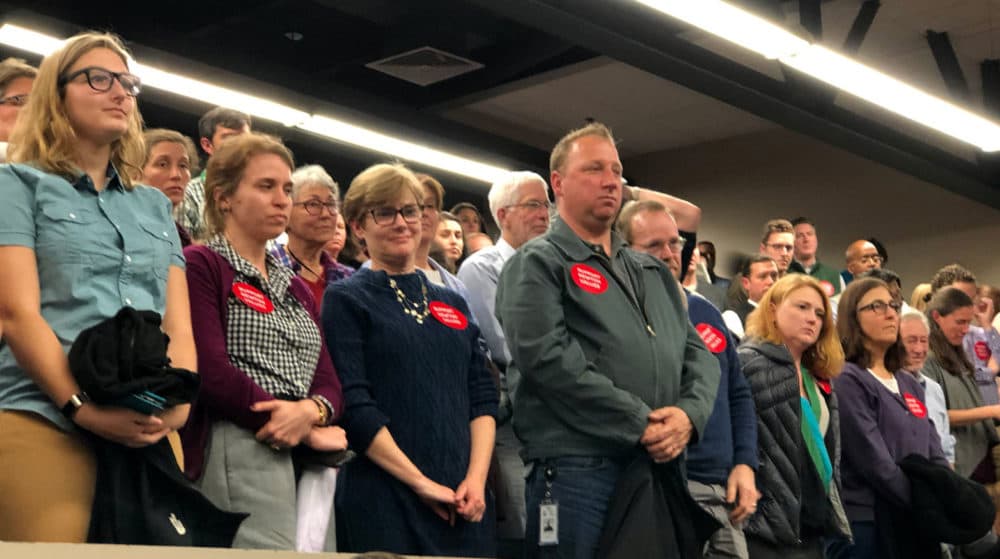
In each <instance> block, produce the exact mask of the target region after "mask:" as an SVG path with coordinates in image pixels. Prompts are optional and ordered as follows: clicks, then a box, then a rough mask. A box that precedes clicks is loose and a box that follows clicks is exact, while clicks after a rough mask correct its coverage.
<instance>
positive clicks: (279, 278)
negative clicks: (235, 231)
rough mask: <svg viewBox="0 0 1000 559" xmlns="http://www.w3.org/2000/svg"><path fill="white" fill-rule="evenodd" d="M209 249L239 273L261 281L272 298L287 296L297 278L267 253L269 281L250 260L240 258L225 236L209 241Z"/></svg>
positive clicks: (291, 271)
mask: <svg viewBox="0 0 1000 559" xmlns="http://www.w3.org/2000/svg"><path fill="white" fill-rule="evenodd" d="M207 244H208V248H210V249H212V250H214V251H215V252H217V253H219V255H220V256H222V257H223V258H225V259H226V261H227V262H229V265H230V266H232V267H233V269H234V270H236V272H237V273H239V274H242V275H243V276H245V277H247V278H255V279H257V280H258V281H260V284H261V286H263V287H264V288H265V289H267V290H268V291H270V292H271V296H272V297H274V298H276V299H280V298H282V297H284V296H285V292H286V291H287V290H288V287H289V285H291V283H292V278H294V277H295V272H294V271H293V270H292V269H291V268H288V267H286V266H283V265H282V264H281V263H280V262H278V259H277V258H275V257H274V255H273V254H271V253H270V252H268V253H265V258H266V264H265V265H266V266H267V277H268V279H267V281H265V280H264V277H263V276H262V275H261V273H260V270H258V269H257V268H256V267H255V266H254V265H253V264H251V263H250V261H249V260H247V259H246V258H243V257H242V256H240V254H239V253H238V252H236V249H234V248H233V245H231V244H230V243H229V240H228V239H226V237H225V236H223V235H221V234H220V235H216V236H214V237H212V238H211V239H210V240H209V241H208V243H207Z"/></svg>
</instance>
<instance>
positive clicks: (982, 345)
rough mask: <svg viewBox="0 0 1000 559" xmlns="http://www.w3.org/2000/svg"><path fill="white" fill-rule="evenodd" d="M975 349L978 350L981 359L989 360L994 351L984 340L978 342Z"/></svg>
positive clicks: (977, 353)
mask: <svg viewBox="0 0 1000 559" xmlns="http://www.w3.org/2000/svg"><path fill="white" fill-rule="evenodd" d="M974 350H975V352H976V357H978V358H979V359H980V360H981V361H989V359H990V356H992V355H993V352H992V351H990V346H988V345H986V342H984V341H978V342H976V345H975V346H974Z"/></svg>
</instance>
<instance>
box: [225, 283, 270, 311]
mask: <svg viewBox="0 0 1000 559" xmlns="http://www.w3.org/2000/svg"><path fill="white" fill-rule="evenodd" d="M233 295H235V296H236V298H237V299H239V300H240V301H242V302H243V304H244V305H246V306H248V307H250V308H251V309H253V310H255V311H257V312H262V313H265V314H267V313H269V312H272V311H274V303H272V302H271V300H270V299H268V298H267V295H264V293H263V292H262V291H261V290H259V289H257V288H256V287H254V286H252V285H250V284H249V283H243V282H238V283H234V284H233Z"/></svg>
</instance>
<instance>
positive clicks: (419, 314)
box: [389, 276, 431, 324]
mask: <svg viewBox="0 0 1000 559" xmlns="http://www.w3.org/2000/svg"><path fill="white" fill-rule="evenodd" d="M418 277H419V276H418ZM389 287H391V288H392V290H393V291H395V292H396V300H397V301H399V304H400V306H402V307H403V312H404V313H405V314H408V315H410V316H412V317H413V320H416V321H417V324H423V323H424V319H425V318H427V316H428V315H429V314H431V311H430V309H429V308H428V306H427V285H426V284H425V283H424V280H423V278H420V290H421V291H422V293H423V299H424V300H423V301H422V302H420V303H414V302H413V301H411V300H409V299H408V298H407V297H406V293H403V290H402V289H400V288H399V285H397V284H396V280H394V279H392V278H391V277H390V278H389ZM421 307H423V310H420V308H421Z"/></svg>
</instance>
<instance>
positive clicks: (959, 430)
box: [920, 353, 1000, 477]
mask: <svg viewBox="0 0 1000 559" xmlns="http://www.w3.org/2000/svg"><path fill="white" fill-rule="evenodd" d="M920 372H921V373H923V374H924V375H927V377H928V378H930V379H931V380H933V381H935V382H937V383H938V384H940V385H941V389H942V390H943V391H944V400H945V402H946V403H947V404H948V409H949V410H966V409H972V408H978V407H982V406H983V405H984V404H983V396H982V394H981V393H980V392H979V387H978V386H977V385H976V380H975V379H974V378H973V377H972V374H971V373H968V374H958V375H955V374H952V373H950V372H948V371H947V370H945V368H944V366H943V365H942V364H941V361H940V360H939V359H938V358H937V356H935V355H934V354H933V353H931V354H930V355H928V356H927V361H926V362H924V368H923V369H921V371H920ZM951 434H953V435H955V472H957V473H958V474H959V475H962V476H964V477H969V476H970V475H972V472H973V471H975V469H976V466H978V465H979V463H980V462H982V460H983V458H985V457H986V454H987V453H988V452H989V451H990V447H992V446H993V445H995V444H997V443H998V442H1000V437H997V430H996V427H995V425H994V423H993V421H991V420H988V419H984V420H982V421H977V422H975V423H970V424H969V425H955V424H954V423H952V424H951Z"/></svg>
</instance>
